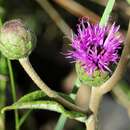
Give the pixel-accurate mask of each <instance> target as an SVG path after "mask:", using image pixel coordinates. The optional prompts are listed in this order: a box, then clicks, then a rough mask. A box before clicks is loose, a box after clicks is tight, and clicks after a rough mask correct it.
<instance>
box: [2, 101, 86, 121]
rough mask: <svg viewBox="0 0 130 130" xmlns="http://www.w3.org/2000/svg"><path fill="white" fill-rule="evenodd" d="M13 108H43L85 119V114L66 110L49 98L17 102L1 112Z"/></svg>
mask: <svg viewBox="0 0 130 130" xmlns="http://www.w3.org/2000/svg"><path fill="white" fill-rule="evenodd" d="M15 109H44V110H50V111H55V112H58V113H62V114H64V115H65V116H67V117H68V118H71V119H76V120H78V121H80V122H85V120H86V115H85V114H83V113H80V112H75V111H69V110H66V109H65V108H64V107H63V106H62V105H61V104H59V103H57V102H56V101H49V100H46V101H29V102H17V103H15V104H13V105H11V106H7V107H4V108H3V109H2V111H1V112H2V113H4V112H5V111H7V110H15Z"/></svg>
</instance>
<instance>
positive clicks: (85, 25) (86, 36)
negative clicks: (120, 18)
mask: <svg viewBox="0 0 130 130" xmlns="http://www.w3.org/2000/svg"><path fill="white" fill-rule="evenodd" d="M119 28H120V26H116V25H115V23H113V24H112V25H111V26H110V25H106V26H100V25H99V24H95V25H93V24H90V23H89V22H88V20H87V19H84V18H82V19H81V21H80V23H79V24H78V29H77V31H78V33H77V34H74V35H73V36H72V44H71V46H72V50H69V51H68V53H67V58H71V59H72V62H76V63H79V64H80V66H81V67H82V68H83V69H84V71H85V72H86V74H87V75H88V76H90V77H93V75H95V72H98V74H99V73H104V72H105V73H106V72H111V68H110V67H111V65H113V64H116V63H117V62H118V60H119V57H120V56H119V50H120V49H121V48H122V44H121V43H122V42H123V37H122V35H121V34H120V33H119V32H118V31H119Z"/></svg>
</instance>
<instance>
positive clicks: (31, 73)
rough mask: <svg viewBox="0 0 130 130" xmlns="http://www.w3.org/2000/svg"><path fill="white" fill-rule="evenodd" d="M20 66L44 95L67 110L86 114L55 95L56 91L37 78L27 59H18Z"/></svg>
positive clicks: (83, 110)
mask: <svg viewBox="0 0 130 130" xmlns="http://www.w3.org/2000/svg"><path fill="white" fill-rule="evenodd" d="M19 62H20V64H21V65H22V67H23V68H24V70H25V71H26V72H27V74H28V75H29V76H30V77H31V79H32V80H33V81H34V82H35V84H36V85H37V86H38V87H39V88H40V89H41V90H43V92H44V93H46V94H47V95H48V96H49V97H51V98H54V99H56V100H57V101H58V102H60V103H61V104H63V105H64V106H66V107H68V108H69V109H72V110H74V111H79V112H83V113H86V111H87V110H85V109H82V108H80V107H78V106H76V105H75V104H72V103H71V102H69V101H67V100H65V99H64V98H62V97H61V96H60V95H58V94H57V92H56V91H53V90H52V89H50V88H49V87H48V86H47V85H46V84H45V83H44V82H43V81H42V79H41V78H40V77H39V75H38V74H37V73H36V71H35V70H34V69H33V67H32V65H31V64H30V62H29V59H28V58H21V59H19Z"/></svg>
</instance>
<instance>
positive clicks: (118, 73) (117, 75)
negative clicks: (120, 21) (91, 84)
mask: <svg viewBox="0 0 130 130" xmlns="http://www.w3.org/2000/svg"><path fill="white" fill-rule="evenodd" d="M124 45H125V46H124V49H123V51H122V55H121V58H120V61H119V63H118V65H117V67H116V70H115V71H114V73H113V75H112V76H111V77H110V79H109V80H107V81H106V82H105V83H104V84H103V85H101V87H100V91H101V92H102V93H103V94H105V93H107V92H109V91H111V90H112V89H113V87H114V86H115V85H116V84H117V82H118V81H119V80H120V79H121V78H122V76H123V74H124V72H125V70H126V66H127V64H128V61H129V55H130V21H129V27H128V32H127V36H126V41H125V43H124Z"/></svg>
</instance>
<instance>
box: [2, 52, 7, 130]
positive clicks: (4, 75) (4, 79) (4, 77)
mask: <svg viewBox="0 0 130 130" xmlns="http://www.w3.org/2000/svg"><path fill="white" fill-rule="evenodd" d="M7 73H8V72H7V60H6V58H5V57H4V56H3V55H1V54H0V109H1V108H2V107H4V106H5V102H6V85H7V80H8V78H7ZM0 130H5V115H3V114H0Z"/></svg>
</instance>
